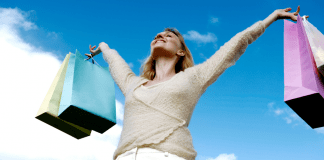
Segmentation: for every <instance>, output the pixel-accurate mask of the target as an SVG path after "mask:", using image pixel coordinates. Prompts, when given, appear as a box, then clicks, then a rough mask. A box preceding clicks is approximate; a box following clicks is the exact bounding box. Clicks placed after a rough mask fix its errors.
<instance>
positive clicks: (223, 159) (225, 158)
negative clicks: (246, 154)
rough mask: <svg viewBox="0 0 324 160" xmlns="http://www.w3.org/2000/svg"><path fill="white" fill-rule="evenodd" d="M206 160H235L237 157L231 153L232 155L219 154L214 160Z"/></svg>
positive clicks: (209, 159)
mask: <svg viewBox="0 0 324 160" xmlns="http://www.w3.org/2000/svg"><path fill="white" fill-rule="evenodd" d="M207 160H237V157H236V156H235V155H234V154H233V153H232V154H226V153H223V154H220V155H219V156H218V157H216V158H215V159H213V158H208V159H207Z"/></svg>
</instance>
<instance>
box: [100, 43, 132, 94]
mask: <svg viewBox="0 0 324 160" xmlns="http://www.w3.org/2000/svg"><path fill="white" fill-rule="evenodd" d="M101 51H102V56H103V59H104V60H105V61H106V62H107V63H108V64H109V71H110V74H111V76H112V78H113V79H114V80H115V82H116V84H117V85H118V87H119V88H120V90H121V91H122V93H123V94H124V96H126V93H127V91H128V89H129V86H130V84H131V83H132V82H133V81H134V79H135V78H136V75H135V73H134V72H133V71H132V70H131V69H130V67H129V66H128V64H127V63H126V62H125V60H124V59H123V58H122V57H121V56H120V55H119V54H118V52H117V51H116V50H114V49H110V48H108V47H107V46H104V47H102V48H101Z"/></svg>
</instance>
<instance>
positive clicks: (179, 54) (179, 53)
mask: <svg viewBox="0 0 324 160" xmlns="http://www.w3.org/2000/svg"><path fill="white" fill-rule="evenodd" d="M177 55H178V56H185V52H184V51H183V50H181V49H180V50H178V52H177Z"/></svg>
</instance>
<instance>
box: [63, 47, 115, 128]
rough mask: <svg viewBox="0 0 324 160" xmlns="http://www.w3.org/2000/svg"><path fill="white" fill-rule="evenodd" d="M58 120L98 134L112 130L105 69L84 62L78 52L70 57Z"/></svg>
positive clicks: (108, 78)
mask: <svg viewBox="0 0 324 160" xmlns="http://www.w3.org/2000/svg"><path fill="white" fill-rule="evenodd" d="M92 60H93V59H92ZM58 117H59V118H61V119H63V120H66V121H69V122H71V123H73V124H76V125H79V126H81V127H84V128H86V129H89V130H94V131H97V132H99V133H104V132H105V131H107V130H108V129H109V128H111V127H113V126H114V125H115V124H116V104H115V86H114V80H113V79H112V77H111V75H110V73H109V69H108V67H101V66H99V65H95V64H93V63H91V62H88V61H85V59H84V58H83V56H82V55H81V54H80V53H79V51H76V54H71V56H70V61H69V63H68V68H67V71H66V76H65V80H64V86H63V91H62V96H61V103H60V108H59V112H58Z"/></svg>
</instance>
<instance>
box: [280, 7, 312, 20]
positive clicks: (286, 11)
mask: <svg viewBox="0 0 324 160" xmlns="http://www.w3.org/2000/svg"><path fill="white" fill-rule="evenodd" d="M289 11H291V8H286V9H277V10H275V14H276V15H277V18H276V20H278V19H291V20H293V21H297V15H298V13H299V11H300V6H298V7H297V11H296V12H294V13H290V12H289ZM308 17H309V16H306V18H308Z"/></svg>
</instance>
